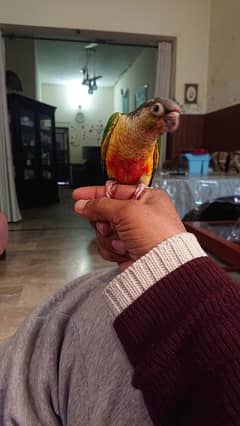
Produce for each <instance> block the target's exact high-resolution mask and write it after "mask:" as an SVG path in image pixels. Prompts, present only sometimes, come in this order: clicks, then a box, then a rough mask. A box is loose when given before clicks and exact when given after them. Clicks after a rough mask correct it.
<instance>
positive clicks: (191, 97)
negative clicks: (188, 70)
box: [184, 84, 198, 104]
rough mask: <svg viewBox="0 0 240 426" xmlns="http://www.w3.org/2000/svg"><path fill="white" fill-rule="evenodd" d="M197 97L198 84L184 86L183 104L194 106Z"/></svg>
mask: <svg viewBox="0 0 240 426" xmlns="http://www.w3.org/2000/svg"><path fill="white" fill-rule="evenodd" d="M197 97H198V84H185V92H184V103H185V104H196V103H197Z"/></svg>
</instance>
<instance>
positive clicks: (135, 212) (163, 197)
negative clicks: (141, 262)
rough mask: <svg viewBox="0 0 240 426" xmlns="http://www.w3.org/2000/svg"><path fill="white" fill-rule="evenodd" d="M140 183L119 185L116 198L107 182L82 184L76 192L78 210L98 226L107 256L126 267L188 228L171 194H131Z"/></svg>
mask: <svg viewBox="0 0 240 426" xmlns="http://www.w3.org/2000/svg"><path fill="white" fill-rule="evenodd" d="M135 190H136V186H128V185H115V187H114V188H113V194H112V198H106V197H104V195H105V187H104V186H92V187H85V188H78V189H76V190H75V191H74V192H73V199H74V200H75V201H76V203H75V207H74V208H75V211H76V213H78V214H80V215H81V216H83V217H85V218H87V219H88V220H89V221H90V222H91V223H92V224H93V225H94V227H95V229H96V238H97V245H98V249H99V252H100V254H101V255H102V256H103V257H104V259H106V260H110V261H114V262H118V263H119V266H120V269H121V270H124V269H125V268H126V267H127V266H129V265H130V264H131V263H133V262H134V261H135V260H137V259H138V258H140V257H141V256H143V255H144V254H146V253H147V252H148V251H149V250H151V249H152V248H153V247H155V246H156V245H158V244H159V243H160V242H162V241H164V240H166V239H167V238H169V237H172V236H173V235H175V234H178V233H181V232H185V228H184V226H183V223H182V222H181V219H180V217H179V216H178V214H177V212H176V210H175V207H174V206H173V204H172V202H171V200H170V198H169V197H168V195H167V194H166V193H165V192H164V191H161V190H159V189H151V188H149V189H146V190H144V192H143V193H142V195H141V196H140V198H139V199H137V200H136V199H134V198H131V197H132V196H133V195H134V192H135Z"/></svg>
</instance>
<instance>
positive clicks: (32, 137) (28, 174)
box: [8, 94, 59, 208]
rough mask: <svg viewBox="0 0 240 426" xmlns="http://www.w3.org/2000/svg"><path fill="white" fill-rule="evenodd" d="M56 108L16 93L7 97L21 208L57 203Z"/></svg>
mask: <svg viewBox="0 0 240 426" xmlns="http://www.w3.org/2000/svg"><path fill="white" fill-rule="evenodd" d="M55 109H56V108H55V107H53V106H50V105H47V104H44V103H42V102H38V101H35V100H34V99H30V98H26V97H24V96H21V95H18V94H9V95H8V110H9V125H10V126H9V127H10V134H11V141H12V152H13V161H14V168H15V181H16V190H17V196H18V201H19V205H20V207H23V208H24V207H34V206H40V205H44V204H50V203H54V202H57V201H59V198H58V186H57V180H56V142H55V118H54V114H55Z"/></svg>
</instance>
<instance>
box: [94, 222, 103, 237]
mask: <svg viewBox="0 0 240 426" xmlns="http://www.w3.org/2000/svg"><path fill="white" fill-rule="evenodd" d="M96 228H97V230H98V232H100V234H102V235H104V229H105V227H104V224H103V223H101V222H97V223H96Z"/></svg>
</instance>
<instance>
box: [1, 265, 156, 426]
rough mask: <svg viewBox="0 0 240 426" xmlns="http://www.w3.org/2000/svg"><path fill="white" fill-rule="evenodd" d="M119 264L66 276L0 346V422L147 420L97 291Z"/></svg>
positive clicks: (27, 425) (71, 424) (49, 425)
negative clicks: (71, 277) (66, 280)
mask: <svg viewBox="0 0 240 426" xmlns="http://www.w3.org/2000/svg"><path fill="white" fill-rule="evenodd" d="M117 272H118V270H117V269H115V270H107V271H106V270H105V271H100V272H98V273H93V274H90V275H88V276H85V277H83V278H79V279H77V280H75V281H74V282H72V283H70V284H68V285H67V286H65V287H64V288H63V289H61V290H60V291H58V293H56V294H55V295H54V296H53V297H52V298H51V299H50V300H49V301H48V302H47V303H46V304H45V305H43V306H42V307H40V308H39V309H37V310H36V311H35V312H34V313H33V314H32V315H31V316H30V317H29V318H28V319H27V320H26V321H25V323H23V325H22V326H21V327H20V328H19V330H18V331H17V333H16V335H14V336H13V337H12V338H11V339H10V340H8V341H7V342H6V343H4V344H2V345H1V346H0V424H1V426H10V425H11V426H16V425H18V426H39V425H42V426H43V425H44V426H53V425H68V426H77V425H79V426H88V425H91V426H93V425H94V426H101V425H104V426H107V425H114V426H124V425H127V426H130V425H132V426H133V425H138V426H140V425H145V426H146V425H151V424H152V422H151V420H150V418H149V415H148V414H147V411H146V409H145V406H144V404H143V400H142V395H141V393H140V391H138V390H136V389H134V388H133V387H132V385H131V376H132V369H131V366H130V364H129V362H128V360H127V357H126V355H125V353H124V350H123V349H122V346H121V344H120V342H119V340H118V338H117V336H116V334H115V331H114V329H113V327H112V318H111V313H110V310H108V309H107V306H106V301H105V300H104V296H103V289H104V287H105V286H106V283H108V282H109V281H111V280H112V279H113V278H114V277H115V275H116V273H117Z"/></svg>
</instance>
